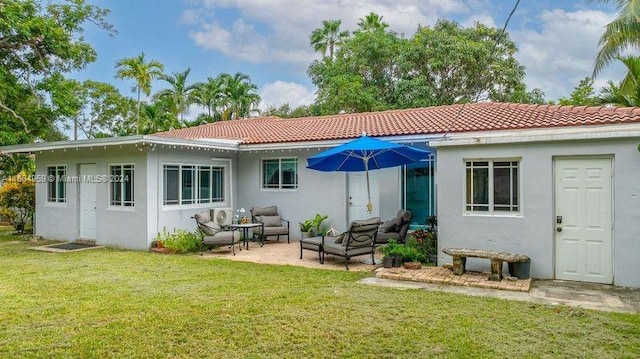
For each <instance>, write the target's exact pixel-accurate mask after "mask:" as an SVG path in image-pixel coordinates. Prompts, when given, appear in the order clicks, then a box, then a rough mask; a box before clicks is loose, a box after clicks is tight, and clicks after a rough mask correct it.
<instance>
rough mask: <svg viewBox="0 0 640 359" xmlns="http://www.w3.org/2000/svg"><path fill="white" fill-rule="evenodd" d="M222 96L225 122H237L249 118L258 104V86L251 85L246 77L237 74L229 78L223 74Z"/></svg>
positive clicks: (239, 73)
mask: <svg viewBox="0 0 640 359" xmlns="http://www.w3.org/2000/svg"><path fill="white" fill-rule="evenodd" d="M222 78H223V83H224V94H225V100H226V111H225V115H224V117H223V118H224V119H225V120H237V119H239V118H244V117H249V116H250V115H251V113H252V112H253V111H255V110H256V109H257V106H258V104H259V103H260V96H259V95H258V93H257V91H258V86H256V85H254V84H253V83H251V79H250V78H249V76H248V75H246V74H243V73H241V72H237V73H236V74H235V75H233V76H231V75H229V74H223V75H222Z"/></svg>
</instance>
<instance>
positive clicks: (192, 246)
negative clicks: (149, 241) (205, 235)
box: [156, 229, 202, 253]
mask: <svg viewBox="0 0 640 359" xmlns="http://www.w3.org/2000/svg"><path fill="white" fill-rule="evenodd" d="M156 241H158V242H162V244H163V245H164V247H166V248H169V249H173V250H174V251H176V253H188V252H197V251H199V250H201V249H202V241H201V239H200V236H199V235H198V234H197V233H193V232H189V231H185V230H184V229H176V230H174V231H173V233H169V232H168V231H167V230H166V229H162V232H161V233H158V235H157V236H156Z"/></svg>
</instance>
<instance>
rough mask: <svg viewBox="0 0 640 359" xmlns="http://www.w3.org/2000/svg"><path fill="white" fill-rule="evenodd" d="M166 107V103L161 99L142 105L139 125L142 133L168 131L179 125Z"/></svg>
mask: <svg viewBox="0 0 640 359" xmlns="http://www.w3.org/2000/svg"><path fill="white" fill-rule="evenodd" d="M166 107H167V104H166V103H164V101H162V100H159V101H155V102H154V103H152V104H145V105H144V106H142V112H141V114H142V122H141V126H140V127H141V130H142V131H141V132H142V133H155V132H159V131H169V130H175V129H178V128H180V127H181V124H180V122H179V121H178V119H177V118H176V117H175V116H173V115H172V114H171V112H170V111H169V110H167V108H166Z"/></svg>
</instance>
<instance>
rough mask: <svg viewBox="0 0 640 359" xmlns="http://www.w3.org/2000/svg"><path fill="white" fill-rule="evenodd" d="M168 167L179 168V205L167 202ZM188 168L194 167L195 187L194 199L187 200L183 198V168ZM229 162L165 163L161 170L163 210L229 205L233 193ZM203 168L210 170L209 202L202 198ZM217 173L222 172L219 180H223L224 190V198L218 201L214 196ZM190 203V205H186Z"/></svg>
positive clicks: (193, 181)
mask: <svg viewBox="0 0 640 359" xmlns="http://www.w3.org/2000/svg"><path fill="white" fill-rule="evenodd" d="M168 166H173V167H178V199H177V203H167V200H166V191H167V188H166V185H167V183H166V176H165V171H166V168H167V167H168ZM188 167H193V168H194V171H193V174H194V178H193V179H192V183H193V185H194V188H193V191H192V194H193V197H194V198H193V199H189V200H185V199H184V198H182V197H183V188H182V177H183V168H184V169H186V168H188ZM230 167H231V166H230V163H229V161H222V160H221V161H215V162H213V163H192V162H164V163H162V165H161V167H160V168H161V170H160V180H161V184H160V186H161V188H162V192H161V195H162V208H163V209H182V208H201V207H211V206H225V205H229V203H230V201H229V196H230V193H231V187H230V186H231V178H230V176H231V173H230V172H231V171H230V170H229V169H230ZM202 168H208V169H209V173H210V175H209V197H208V201H207V200H203V199H202V198H200V191H201V189H202V188H201V186H200V173H201V169H202ZM215 171H220V172H221V175H220V176H219V178H220V179H221V180H222V189H221V194H222V198H221V199H220V200H218V201H215V199H218V198H214V197H213V194H214V192H215V191H214V186H213V179H214V175H213V173H214V172H215ZM186 201H189V203H186Z"/></svg>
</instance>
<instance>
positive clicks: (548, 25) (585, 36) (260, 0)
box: [181, 0, 624, 100]
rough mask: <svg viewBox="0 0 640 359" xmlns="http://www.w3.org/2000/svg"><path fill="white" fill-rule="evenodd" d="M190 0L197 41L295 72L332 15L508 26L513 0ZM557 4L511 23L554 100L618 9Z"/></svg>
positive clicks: (353, 21)
mask: <svg viewBox="0 0 640 359" xmlns="http://www.w3.org/2000/svg"><path fill="white" fill-rule="evenodd" d="M190 4H192V6H191V7H190V8H189V9H187V10H185V12H184V14H182V18H181V21H182V22H183V23H185V24H188V25H189V26H190V27H191V29H192V30H191V32H190V36H191V38H192V39H193V41H194V42H195V43H196V44H197V46H200V47H202V48H204V49H207V50H211V51H216V52H219V53H220V54H222V55H224V56H226V57H229V58H232V59H240V60H243V61H246V62H249V63H252V64H265V63H280V64H285V66H287V67H288V71H289V73H290V74H296V75H301V74H303V73H304V71H305V70H306V68H307V66H308V65H309V64H310V63H311V62H312V61H313V60H314V59H316V58H318V57H319V55H318V54H316V53H314V52H313V50H312V49H311V47H310V46H309V39H308V36H309V34H310V33H311V31H313V30H314V29H315V28H318V27H320V25H321V23H322V21H323V20H326V19H341V20H342V28H343V29H345V30H355V29H356V27H357V22H358V20H359V19H360V18H362V17H364V16H366V15H367V14H368V13H369V12H375V13H377V14H379V15H381V16H383V20H384V21H385V22H387V23H389V24H390V29H391V30H393V31H396V32H398V33H403V34H405V36H407V37H410V36H411V35H413V33H414V32H415V30H416V28H417V26H418V24H420V25H423V26H431V25H433V24H435V22H436V21H437V19H439V18H446V19H454V20H457V21H458V22H459V23H460V24H462V25H463V26H472V25H473V23H474V22H475V21H478V22H481V23H483V24H485V25H487V26H492V27H496V28H502V25H503V23H504V21H505V20H506V16H507V15H508V13H509V11H510V10H511V6H512V4H511V3H509V4H504V3H502V2H495V1H490V0H422V1H421V0H402V1H397V0H371V1H350V0H325V1H312V0H307V1H302V0H301V1H296V0H279V1H274V0H191V1H190ZM552 4H553V6H554V7H557V9H551V10H545V9H543V8H540V7H538V6H537V5H536V4H531V5H529V6H525V4H521V6H520V7H519V8H518V11H517V12H516V13H515V15H514V17H513V18H512V19H511V23H510V24H509V27H508V29H507V31H508V32H509V33H510V35H511V39H512V40H513V41H514V42H516V45H517V46H518V48H519V51H518V53H516V58H517V59H518V61H519V62H520V63H521V64H522V65H524V66H525V67H526V78H525V82H526V84H527V87H528V88H529V89H533V88H536V87H537V88H540V89H542V90H543V91H544V92H545V95H546V98H547V99H550V100H555V99H558V98H560V97H564V96H568V95H569V94H570V92H571V91H572V89H573V88H574V87H575V86H576V85H577V84H578V82H579V81H580V80H581V79H582V78H584V77H585V76H589V75H590V74H591V69H592V64H593V59H594V57H595V54H596V51H597V43H598V40H599V38H600V36H601V34H602V31H603V27H604V26H605V25H606V24H607V23H608V22H610V21H611V19H612V18H613V16H615V13H614V12H613V11H612V12H610V13H607V12H604V11H600V10H594V9H588V8H587V9H585V10H575V11H569V10H566V9H569V8H576V7H577V6H575V4H572V3H571V2H559V3H552ZM560 7H564V8H565V9H560ZM583 8H584V7H583ZM229 14H231V15H229ZM230 16H231V19H230V18H229V17H230ZM623 73H624V72H623V71H622V70H621V69H620V66H616V65H614V66H610V67H609V68H607V69H606V70H605V71H604V72H603V74H602V75H601V76H600V77H599V78H598V79H596V83H595V85H594V86H596V88H598V87H599V86H601V85H602V84H604V82H605V81H606V79H616V81H618V80H619V79H620V78H621V77H622V75H621V74H623ZM272 80H273V79H272ZM275 83H276V82H273V83H271V84H268V85H273V84H275ZM268 85H266V86H265V89H266V88H267V86H268Z"/></svg>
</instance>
